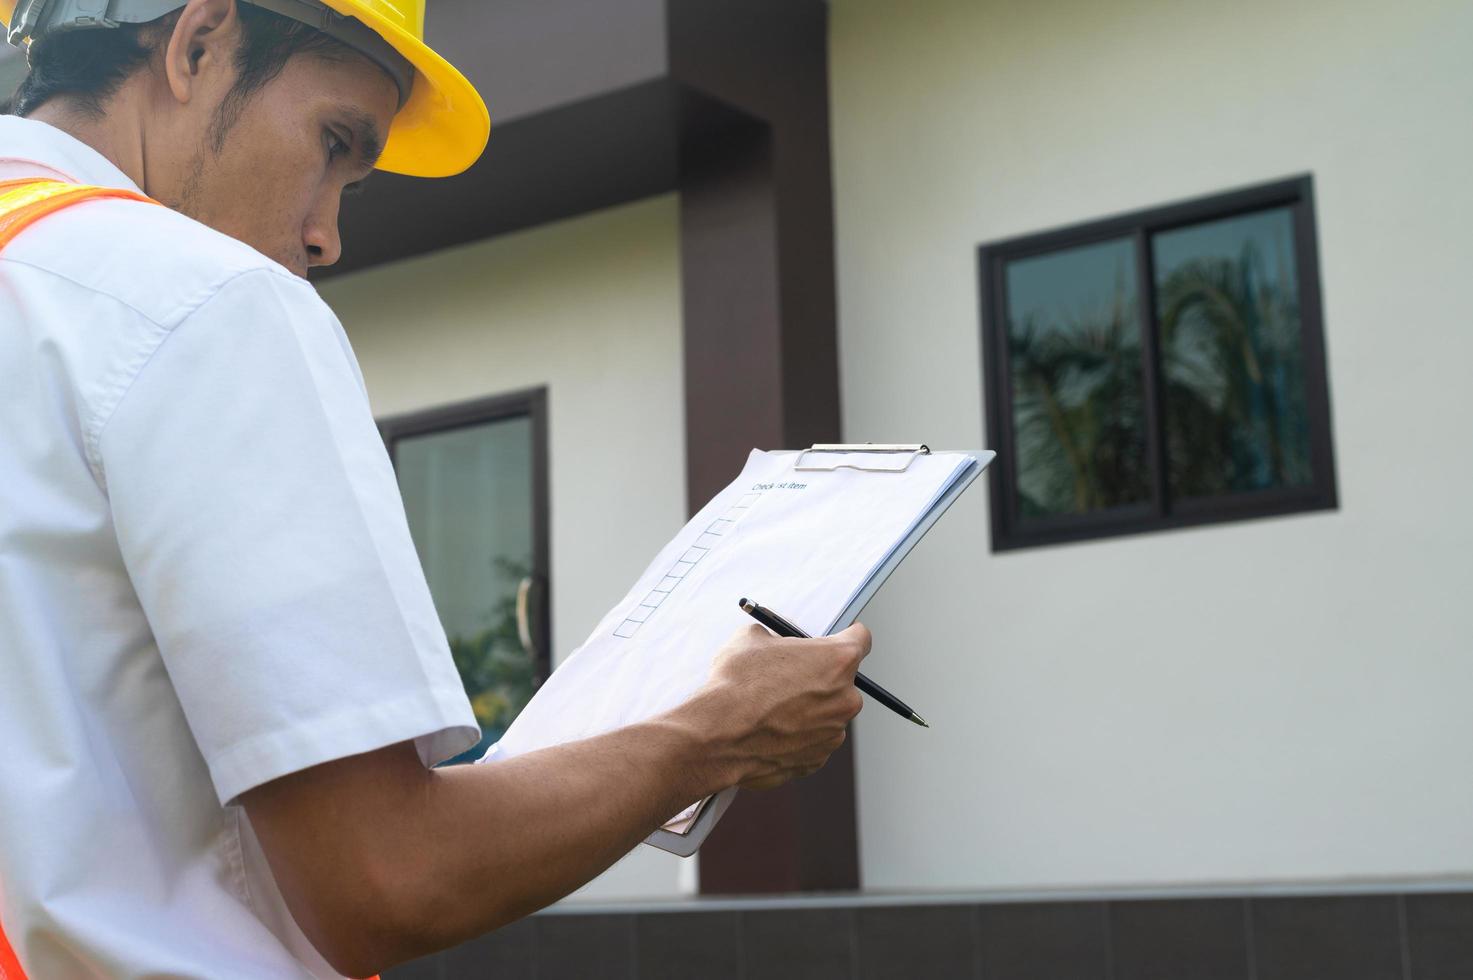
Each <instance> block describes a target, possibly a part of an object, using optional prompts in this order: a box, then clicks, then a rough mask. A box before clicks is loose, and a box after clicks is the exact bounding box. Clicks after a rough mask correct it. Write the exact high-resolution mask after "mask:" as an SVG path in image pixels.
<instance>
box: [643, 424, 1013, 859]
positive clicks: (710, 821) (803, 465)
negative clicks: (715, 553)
mask: <svg viewBox="0 0 1473 980" xmlns="http://www.w3.org/2000/svg"><path fill="white" fill-rule="evenodd" d="M946 452H948V453H956V452H960V453H961V454H962V455H964V456H969V457H971V459H972V463H971V464H970V465H969V466H967V467H966V468H965V469H963V470H962V471H961V472H960V473H959V474H958V475H957V476H956V478H955V479H954V480H953V481H952V482H951V484H950V485H949V486H948V487H947V488H946V489H945V490H944V491H943V492H942V493H941V494H940V495H939V496H938V497H937V498H936V500H935V501H933V502H932V504H931V507H930V509H929V510H927V512H926V514H925V515H924V516H923V517H922V518H921V520H920V521H918V522H917V523H916V525H915V526H914V527H913V528H911V529H910V532H909V533H907V534H906V535H905V536H904V537H903V538H902V539H901V540H900V541H899V542H897V543H896V545H895V547H894V549H893V550H892V551H891V552H890V554H889V555H887V556H886V557H885V559H884V561H882V562H881V563H880V564H879V565H878V566H877V567H876V568H875V570H874V572H873V573H871V575H870V577H869V578H868V579H867V580H866V582H865V584H864V586H863V587H862V588H861V589H860V590H859V591H858V592H857V593H856V594H855V596H854V598H853V599H852V600H850V602H849V604H848V605H847V606H845V607H844V610H843V611H842V612H840V613H839V615H838V616H837V617H836V618H835V619H834V621H833V622H832V623H830V624H829V628H828V629H827V630H826V631H824V635H831V634H833V633H837V632H839V631H840V630H843V629H847V628H848V627H849V626H851V625H853V623H854V621H855V620H857V619H858V618H859V616H860V614H861V613H862V612H863V611H864V607H865V606H867V605H869V602H870V600H871V599H873V598H874V597H875V593H877V592H879V591H880V587H881V586H883V585H884V584H885V581H886V580H887V579H888V578H889V577H890V576H891V574H892V573H894V571H895V569H897V568H899V567H900V563H901V562H903V561H904V560H905V558H906V556H907V555H909V554H910V552H911V549H913V548H914V547H915V546H916V545H917V544H919V543H920V540H921V538H923V537H925V536H926V532H927V531H929V530H931V528H932V527H934V526H935V525H936V522H937V521H939V520H940V519H941V515H942V514H944V513H946V511H947V510H948V509H949V508H950V507H951V505H952V504H954V503H955V502H956V500H957V498H958V497H960V496H961V495H962V493H963V492H964V491H965V490H966V489H967V487H969V486H971V485H972V483H974V482H975V481H976V479H977V477H978V476H979V475H980V474H981V472H982V471H983V470H984V469H986V468H987V466H988V464H990V463H991V462H992V461H993V460H994V459H996V458H997V454H996V453H994V452H992V451H990V450H975V451H974V450H946ZM855 453H865V454H880V455H884V456H893V457H894V460H895V461H894V463H893V464H891V463H889V462H888V461H886V462H885V463H883V464H882V463H879V462H871V463H868V464H866V465H862V466H861V465H856V464H854V463H851V462H845V461H836V460H834V459H832V458H830V459H827V460H825V459H824V457H825V456H829V457H832V456H835V455H853V454H855ZM930 454H931V449H930V447H928V446H926V445H925V444H923V443H914V444H895V443H891V444H881V445H876V444H872V443H858V444H854V443H848V444H846V443H818V444H815V445H813V446H810V447H809V448H808V449H805V450H802V451H801V452H799V453H798V454H797V457H796V458H795V459H794V461H793V467H792V469H793V471H794V472H798V473H801V472H811V471H831V470H834V469H840V468H849V469H857V470H863V471H865V472H870V473H876V474H880V475H883V474H885V473H904V472H905V471H906V470H907V469H909V468H910V465H911V463H912V462H914V460H915V459H916V458H917V457H919V456H924V455H930ZM738 789H739V787H735V786H733V787H730V788H728V789H724V790H722V791H721V792H719V793H717V794H716V795H714V796H710V797H707V798H706V799H705V800H704V801H703V802H702V803H701V807H700V809H699V810H698V811H697V812H696V817H695V820H693V821H692V822H691V825H690V826H689V827H688V828H687V829H686V830H685V831H684V832H682V833H676V832H674V831H670V830H665V829H664V828H660V829H658V830H656V831H655V832H654V833H652V834H650V835H649V836H648V837H646V838H645V841H644V842H645V843H646V844H649V845H651V846H653V847H658V848H660V849H661V850H663V851H669V852H670V853H672V854H677V855H679V856H681V857H690V856H691V855H692V854H695V853H696V851H698V850H699V849H700V846H701V844H702V843H704V842H705V839H706V837H707V836H708V835H709V834H710V832H711V830H712V828H714V827H715V826H716V823H717V821H719V820H720V819H721V815H722V814H724V813H725V812H726V810H727V808H728V807H730V806H731V804H732V801H733V800H734V799H735V798H736V795H737V792H738Z"/></svg>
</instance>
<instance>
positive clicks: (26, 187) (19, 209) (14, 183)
mask: <svg viewBox="0 0 1473 980" xmlns="http://www.w3.org/2000/svg"><path fill="white" fill-rule="evenodd" d="M109 197H115V198H123V199H126V200H131V201H145V202H147V203H149V204H158V203H159V202H158V201H155V200H154V199H153V198H151V197H149V196H148V195H146V194H140V193H138V192H137V191H130V190H124V189H123V188H121V187H94V186H92V185H90V184H68V183H66V182H65V181H61V180H48V179H45V178H35V177H23V178H21V179H19V180H4V181H0V249H4V248H5V246H7V245H9V244H10V242H11V240H12V239H14V238H15V236H16V235H19V234H20V233H21V232H23V231H25V230H26V229H27V228H29V227H30V226H31V225H33V224H35V223H36V222H37V221H40V220H41V219H42V218H44V217H46V216H47V215H48V214H51V213H52V212H54V211H60V210H61V209H62V208H68V207H71V206H72V205H73V204H80V203H81V202H83V201H92V200H97V199H98V198H109Z"/></svg>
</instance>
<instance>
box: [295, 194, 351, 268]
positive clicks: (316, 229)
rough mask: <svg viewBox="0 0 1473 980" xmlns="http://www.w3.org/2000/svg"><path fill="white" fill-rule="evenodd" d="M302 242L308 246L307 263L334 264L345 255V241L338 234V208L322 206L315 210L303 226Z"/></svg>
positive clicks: (315, 264)
mask: <svg viewBox="0 0 1473 980" xmlns="http://www.w3.org/2000/svg"><path fill="white" fill-rule="evenodd" d="M302 244H303V245H305V246H306V248H307V265H308V266H309V267H313V268H315V267H317V266H319V265H333V264H334V263H336V262H337V260H338V259H340V258H342V257H343V242H342V238H341V237H339V235H338V209H337V208H336V207H331V206H329V207H322V208H318V209H317V210H316V211H314V212H313V214H312V216H311V217H309V218H308V219H307V223H306V224H305V225H303V226H302Z"/></svg>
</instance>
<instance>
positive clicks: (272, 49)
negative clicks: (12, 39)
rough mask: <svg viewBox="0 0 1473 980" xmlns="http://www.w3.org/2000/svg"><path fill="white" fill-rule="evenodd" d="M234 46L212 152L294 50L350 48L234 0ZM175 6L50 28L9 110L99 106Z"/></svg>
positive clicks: (141, 58) (163, 29)
mask: <svg viewBox="0 0 1473 980" xmlns="http://www.w3.org/2000/svg"><path fill="white" fill-rule="evenodd" d="M236 12H237V13H238V14H239V16H240V24H241V39H240V47H239V48H237V49H236V53H235V67H236V71H237V77H236V82H235V86H234V88H233V89H232V90H231V92H230V94H229V95H227V96H226V97H225V101H224V103H222V104H221V106H220V112H219V115H218V116H217V118H216V119H215V122H214V125H213V126H211V134H210V136H211V142H212V143H213V144H214V148H215V150H216V152H218V151H219V150H220V149H221V147H222V146H223V144H224V139H225V134H226V133H227V132H229V130H230V127H231V126H232V125H233V124H234V123H235V120H236V119H237V118H238V117H239V116H240V112H241V110H242V109H244V108H245V106H246V104H247V103H248V102H249V101H250V98H251V96H252V95H254V94H255V93H256V92H258V91H260V90H261V88H262V87H263V86H265V85H266V83H268V82H270V81H271V80H272V79H273V78H275V77H276V76H277V75H279V74H280V73H281V70H282V69H283V68H285V67H286V63H287V62H288V61H289V60H291V58H292V57H293V56H294V55H298V54H308V53H311V54H317V55H320V56H324V57H328V58H332V59H335V60H340V59H342V58H344V57H346V56H347V55H348V53H349V52H350V51H351V50H352V49H351V48H348V47H347V46H346V45H344V44H343V43H342V42H340V41H338V40H336V39H334V38H331V37H329V36H327V35H326V34H323V33H322V32H321V31H318V30H316V29H314V28H312V27H309V26H307V25H306V24H303V23H301V22H300V21H295V20H292V19H291V18H290V17H283V16H281V15H280V14H275V13H272V12H271V11H269V10H262V9H261V8H260V7H257V6H255V5H253V4H250V3H246V2H244V0H238V2H237V4H236ZM178 20H179V11H177V10H176V11H174V12H173V13H170V14H165V15H164V16H163V17H160V18H159V19H158V20H154V21H150V22H149V23H147V24H125V25H122V26H120V27H111V28H82V29H74V30H62V31H57V32H56V33H55V34H51V35H48V36H46V37H43V38H40V39H39V40H37V41H33V42H32V43H31V46H30V56H29V58H28V61H29V64H30V71H29V73H27V75H26V77H25V78H24V79H22V80H21V83H20V87H19V88H17V89H16V91H15V95H14V96H13V97H12V100H11V106H10V110H9V111H10V112H11V113H12V114H14V115H17V116H26V115H29V114H30V113H32V112H34V111H35V110H36V109H38V108H39V107H40V106H41V104H42V103H44V102H46V101H48V100H50V99H52V98H54V97H55V96H58V95H66V96H70V97H71V98H72V99H73V100H74V104H75V105H76V106H77V107H78V108H79V109H80V110H81V111H83V112H86V113H88V114H91V115H94V116H100V115H101V114H102V111H103V109H102V107H103V103H105V102H106V101H107V100H108V98H109V97H111V96H112V95H113V93H114V92H116V91H117V90H118V87H119V86H121V85H122V84H123V82H125V81H127V79H128V77H129V76H130V75H132V74H133V73H134V72H135V71H137V70H138V69H140V68H142V67H143V65H144V64H146V63H147V61H148V59H149V58H150V57H152V56H153V54H154V51H155V49H156V48H157V47H158V46H159V45H162V44H166V43H168V38H169V35H170V33H171V32H172V31H173V29H174V25H175V24H176V23H177V22H178Z"/></svg>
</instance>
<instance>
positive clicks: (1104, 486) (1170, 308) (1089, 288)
mask: <svg viewBox="0 0 1473 980" xmlns="http://www.w3.org/2000/svg"><path fill="white" fill-rule="evenodd" d="M1292 243H1293V226H1292V217H1291V214H1290V212H1289V210H1288V209H1287V208H1276V209H1273V210H1268V211H1262V212H1257V213H1254V214H1248V215H1241V216H1238V217H1233V218H1228V219H1224V220H1220V221H1211V222H1205V223H1200V224H1196V225H1191V226H1188V227H1185V228H1179V229H1175V230H1172V231H1167V232H1162V233H1159V234H1156V235H1154V236H1152V238H1151V248H1152V265H1153V269H1154V275H1153V280H1154V281H1153V283H1152V285H1153V293H1154V295H1153V297H1152V302H1153V304H1154V309H1155V314H1156V316H1155V322H1156V324H1157V328H1158V329H1159V331H1160V333H1159V341H1160V343H1159V349H1160V352H1161V364H1160V379H1161V386H1162V391H1163V404H1162V406H1161V412H1162V418H1163V420H1164V437H1165V446H1164V449H1165V462H1164V466H1165V468H1166V476H1167V494H1168V498H1169V499H1173V500H1179V499H1185V498H1197V497H1215V496H1221V495H1224V494H1233V493H1242V492H1249V491H1254V490H1266V489H1272V488H1280V487H1298V486H1307V485H1309V484H1310V483H1311V482H1312V480H1313V475H1314V474H1313V467H1312V461H1311V459H1310V453H1309V438H1310V436H1309V418H1308V414H1307V406H1306V395H1305V386H1304V356H1303V346H1302V342H1301V330H1300V316H1299V291H1298V285H1297V281H1296V275H1295V271H1294V269H1295V267H1294V252H1293V245H1292ZM1137 281H1138V277H1137V266H1136V257H1135V248H1134V245H1133V244H1132V242H1131V240H1130V239H1128V238H1120V239H1115V240H1113V241H1108V242H1102V243H1097V244H1091V245H1085V246H1077V247H1073V248H1066V249H1060V250H1056V251H1053V252H1050V253H1046V254H1044V255H1039V256H1033V257H1029V258H1024V259H1019V260H1015V261H1013V262H1010V263H1008V266H1007V287H1008V292H1007V305H1008V356H1009V364H1010V368H1011V380H1012V409H1013V427H1014V436H1015V439H1016V447H1017V448H1016V452H1017V484H1018V485H1017V491H1018V514H1019V517H1020V518H1022V519H1024V520H1027V519H1029V518H1034V519H1037V518H1046V517H1052V516H1058V515H1067V514H1086V513H1091V512H1096V511H1107V510H1111V509H1116V508H1123V507H1129V506H1130V505H1133V504H1145V503H1147V502H1149V500H1150V496H1151V490H1150V486H1151V465H1150V459H1149V455H1148V452H1149V447H1148V441H1147V432H1146V409H1145V401H1144V397H1145V396H1144V391H1145V386H1144V384H1143V382H1142V361H1141V316H1140V309H1139V305H1138V303H1139V297H1138V295H1137V289H1136V285H1135V284H1136V282H1137Z"/></svg>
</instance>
